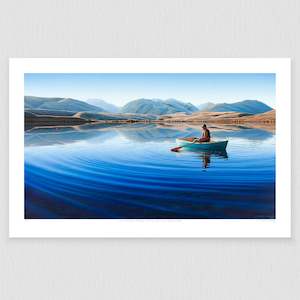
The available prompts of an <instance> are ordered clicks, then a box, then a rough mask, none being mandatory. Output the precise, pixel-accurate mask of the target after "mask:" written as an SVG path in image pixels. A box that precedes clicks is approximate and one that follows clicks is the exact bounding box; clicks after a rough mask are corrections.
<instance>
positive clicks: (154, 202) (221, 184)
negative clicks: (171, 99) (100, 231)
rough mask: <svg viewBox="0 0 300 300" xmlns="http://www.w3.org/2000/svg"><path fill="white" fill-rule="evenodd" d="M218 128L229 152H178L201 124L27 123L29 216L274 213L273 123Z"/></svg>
mask: <svg viewBox="0 0 300 300" xmlns="http://www.w3.org/2000/svg"><path fill="white" fill-rule="evenodd" d="M211 128H212V135H213V138H214V139H224V138H228V139H229V143H228V146H227V151H226V152H199V151H198V152H191V151H182V152H180V153H174V152H171V151H170V148H172V147H175V146H176V144H175V139H176V137H183V136H195V135H199V130H200V126H196V125H182V126H180V127H178V128H176V127H172V126H169V127H168V126H162V125H142V124H134V125H115V126H111V125H110V126H108V125H84V126H79V127H69V128H48V129H47V128H43V129H31V130H28V131H26V132H25V218H42V219H44V218H46V219H48V218H137V219H140V218H145V219H148V218H151V219H153V218H172V219H173V218H176V219H184V218H191V219H194V218H210V219H216V218H220V219H224V218H225V219H227V218H230V219H232V218H236V219H244V218H260V219H261V218H262V219H265V218H275V135H274V133H273V132H272V130H269V129H268V130H263V129H254V128H247V127H236V126H223V127H220V126H214V125H211Z"/></svg>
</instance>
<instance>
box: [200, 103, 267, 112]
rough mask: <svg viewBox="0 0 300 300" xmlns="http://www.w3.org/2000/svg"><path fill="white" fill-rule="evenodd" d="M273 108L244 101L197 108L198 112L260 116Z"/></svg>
mask: <svg viewBox="0 0 300 300" xmlns="http://www.w3.org/2000/svg"><path fill="white" fill-rule="evenodd" d="M272 109H273V108H272V107H270V106H268V105H266V104H265V103H263V102H261V101H258V100H244V101H240V102H235V103H219V104H214V105H209V106H204V107H203V108H201V107H200V108H199V110H200V111H216V112H227V111H233V112H243V113H249V114H260V113H264V112H267V111H270V110H272Z"/></svg>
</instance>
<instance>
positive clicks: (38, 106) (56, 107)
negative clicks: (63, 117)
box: [24, 96, 104, 113]
mask: <svg viewBox="0 0 300 300" xmlns="http://www.w3.org/2000/svg"><path fill="white" fill-rule="evenodd" d="M24 102H25V109H27V110H44V111H47V110H50V111H67V112H74V113H76V112H79V111H89V112H103V111H104V109H102V108H99V107H97V106H94V105H90V104H88V103H86V102H84V101H80V100H76V99H71V98H46V97H34V96H25V97H24Z"/></svg>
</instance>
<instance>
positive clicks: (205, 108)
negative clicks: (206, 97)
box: [198, 102, 215, 111]
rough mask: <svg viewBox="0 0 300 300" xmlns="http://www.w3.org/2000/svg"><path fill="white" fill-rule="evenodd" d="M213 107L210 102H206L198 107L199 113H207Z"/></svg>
mask: <svg viewBox="0 0 300 300" xmlns="http://www.w3.org/2000/svg"><path fill="white" fill-rule="evenodd" d="M214 106H215V104H214V103H212V102H206V103H203V104H200V105H198V109H199V111H208V110H209V109H211V108H213V107H214Z"/></svg>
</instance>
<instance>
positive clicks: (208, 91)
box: [24, 73, 275, 107]
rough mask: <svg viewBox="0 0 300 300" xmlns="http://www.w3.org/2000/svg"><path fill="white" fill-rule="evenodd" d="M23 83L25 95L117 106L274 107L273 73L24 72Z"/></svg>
mask: <svg viewBox="0 0 300 300" xmlns="http://www.w3.org/2000/svg"><path fill="white" fill-rule="evenodd" d="M24 81H25V95H30V96H41V97H62V98H74V99H79V100H86V99H89V98H99V99H103V100H105V101H107V102H110V103H112V104H115V105H119V106H120V105H124V104H125V103H127V102H128V101H131V100H135V99H139V98H150V99H152V98H159V99H168V98H175V99H178V100H182V101H184V102H191V103H193V104H195V105H199V104H201V103H204V102H208V101H209V102H214V103H221V102H228V103H230V102H236V101H241V100H246V99H251V100H260V101H263V102H264V103H266V104H268V105H270V106H272V107H275V74H271V73H270V74H251V73H245V74H244V73H243V74H242V73H241V74H229V73H218V74H212V73H211V74H206V73H193V74H189V73H178V74H177V73H171V74H169V73H157V74H150V73H145V74H143V73H118V74H113V73H110V74H104V73H99V74H80V73H79V74H75V73H74V74H71V73H68V74H62V73H59V74H54V73H47V74H44V73H27V74H25V75H24Z"/></svg>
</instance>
